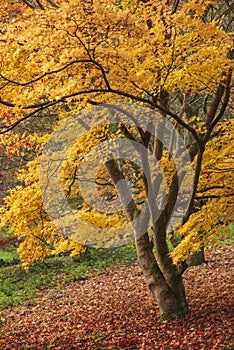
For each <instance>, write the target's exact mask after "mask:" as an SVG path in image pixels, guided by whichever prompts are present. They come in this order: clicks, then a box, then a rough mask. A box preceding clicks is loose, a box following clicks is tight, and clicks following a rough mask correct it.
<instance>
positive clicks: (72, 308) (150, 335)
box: [0, 247, 234, 350]
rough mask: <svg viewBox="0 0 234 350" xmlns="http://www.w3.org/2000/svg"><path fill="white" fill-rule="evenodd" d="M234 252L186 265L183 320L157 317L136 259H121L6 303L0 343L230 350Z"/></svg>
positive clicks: (233, 344) (233, 342) (67, 348)
mask: <svg viewBox="0 0 234 350" xmlns="http://www.w3.org/2000/svg"><path fill="white" fill-rule="evenodd" d="M233 253H234V249H233V248H230V247H229V248H228V249H226V250H215V251H207V252H206V259H207V264H203V265H201V266H198V267H192V268H190V269H189V270H188V271H186V273H185V276H184V280H185V286H186V292H187V296H188V303H189V306H190V315H189V316H187V317H186V318H185V319H181V320H177V321H170V322H158V321H157V320H158V318H159V310H158V307H157V304H156V302H155V301H154V299H153V297H152V296H151V294H150V292H149V291H148V289H147V287H146V285H145V281H144V278H143V276H142V273H141V271H140V268H139V267H138V264H137V263H136V262H134V263H132V265H131V266H127V265H124V264H118V265H115V266H108V267H106V268H104V269H102V271H101V273H100V271H99V273H98V274H96V275H95V273H93V274H92V276H91V277H90V278H88V279H84V280H81V281H73V282H69V283H67V284H65V285H64V284H62V281H61V285H59V283H58V284H57V286H56V288H53V287H45V289H44V290H41V291H40V293H39V294H38V295H37V296H35V297H34V299H33V301H32V302H31V303H28V304H26V305H25V304H23V305H22V304H19V305H18V306H12V307H8V308H5V309H3V310H2V311H1V313H0V349H2V350H6V349H12V350H13V349H14V350H16V349H35V350H45V349H57V350H59V349H61V350H73V349H74V350H75V349H77V350H83V349H85V350H86V349H87V350H96V349H97V350H98V349H99V350H107V349H113V350H115V349H116V350H117V349H126V350H135V349H136V350H137V349H142V350H143V349H144V350H146V349H147V350H176V349H184V350H202V349H203V350H213V349H217V350H220V349H234V339H233V338H234V337H233V335H234V334H233V329H234V319H233V315H234V308H233V302H234V296H233V290H234V288H233V287H234V285H233V281H234V269H233Z"/></svg>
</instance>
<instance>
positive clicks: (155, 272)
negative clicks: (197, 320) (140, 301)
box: [136, 234, 189, 320]
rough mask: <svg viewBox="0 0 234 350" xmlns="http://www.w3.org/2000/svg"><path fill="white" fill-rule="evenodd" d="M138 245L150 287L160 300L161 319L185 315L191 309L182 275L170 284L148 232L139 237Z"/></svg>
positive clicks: (139, 256)
mask: <svg viewBox="0 0 234 350" xmlns="http://www.w3.org/2000/svg"><path fill="white" fill-rule="evenodd" d="M136 246H137V254H138V260H139V264H140V267H141V269H142V271H143V274H144V277H145V279H146V283H147V285H148V287H149V289H150V290H151V292H152V294H153V295H154V297H155V299H156V300H157V302H158V305H159V309H160V316H161V319H163V320H171V319H178V318H182V317H185V316H186V315H187V314H188V313H189V309H188V304H187V301H186V296H185V290H184V285H183V281H182V277H181V276H177V282H176V283H174V284H173V286H171V287H170V286H169V284H168V283H167V281H166V279H165V277H164V275H163V273H162V272H161V270H160V268H159V266H158V264H157V261H156V259H155V256H154V254H153V251H152V244H151V242H150V241H149V237H148V234H145V235H144V236H142V237H140V238H139V239H137V240H136Z"/></svg>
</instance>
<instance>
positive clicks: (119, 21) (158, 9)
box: [0, 0, 233, 319]
mask: <svg viewBox="0 0 234 350" xmlns="http://www.w3.org/2000/svg"><path fill="white" fill-rule="evenodd" d="M207 6H210V1H208V2H206V1H203V2H197V1H190V2H188V3H187V2H185V3H184V2H182V3H180V2H173V9H171V4H170V2H168V1H158V2H157V3H155V1H148V2H147V3H145V2H136V1H130V2H125V1H122V2H118V3H116V4H113V3H112V2H108V1H101V2H95V1H92V2H85V3H84V2H82V1H79V0H70V1H67V2H65V3H63V4H61V7H60V8H59V9H55V8H52V9H48V10H46V11H45V12H41V11H40V13H39V12H33V10H32V9H28V10H27V11H25V12H24V20H23V21H22V20H21V18H16V19H15V20H14V21H13V22H12V24H11V25H10V26H9V28H7V32H6V33H5V34H4V37H3V39H4V44H1V45H2V51H3V52H4V60H3V62H2V67H1V74H0V79H1V80H0V82H1V90H2V92H3V93H4V95H3V96H4V98H1V99H0V103H1V104H2V116H1V131H0V133H1V135H3V136H2V142H4V143H5V144H6V146H7V147H8V148H9V147H10V148H11V150H12V151H17V152H19V144H21V148H20V152H23V151H22V149H24V148H27V145H26V144H24V145H23V146H22V140H21V138H20V136H19V135H18V136H17V135H16V134H15V130H16V129H15V128H16V127H17V126H20V127H22V128H23V126H24V124H23V123H25V122H27V121H30V120H32V119H33V118H40V119H41V120H43V118H44V117H45V115H46V114H47V111H48V110H49V109H51V110H52V111H53V113H56V114H58V119H59V120H58V123H59V125H61V124H62V123H63V122H64V121H66V120H68V123H69V122H70V120H72V119H69V118H70V117H71V115H73V114H74V113H77V111H82V110H83V109H84V108H87V106H88V105H91V106H96V110H97V111H100V110H101V109H102V108H104V109H103V110H105V109H108V108H111V111H112V113H113V114H114V115H115V114H117V119H115V123H112V124H110V125H109V126H108V127H106V124H105V126H103V125H102V126H100V127H97V129H95V128H94V129H92V130H91V131H89V130H87V133H86V134H85V136H82V137H81V138H79V139H78V142H77V143H76V144H75V145H73V147H72V148H71V151H70V154H69V156H68V160H67V161H66V162H65V165H64V177H63V181H64V188H65V191H67V195H68V196H69V198H70V202H71V203H72V201H73V198H74V197H75V198H77V199H76V201H77V202H76V203H75V204H76V205H77V203H78V204H79V203H80V204H81V207H82V208H80V209H79V210H77V212H76V213H77V215H81V216H86V220H87V221H88V222H89V223H92V222H93V221H92V220H93V218H94V219H95V222H94V223H93V224H97V225H101V227H103V225H104V226H107V227H108V226H111V225H112V226H113V227H114V228H115V230H117V228H118V226H121V224H122V223H123V224H124V223H125V222H126V220H128V222H130V223H132V224H133V229H134V234H135V243H136V249H137V254H138V259H139V263H140V266H141V268H142V271H143V273H144V276H145V279H146V282H147V285H148V287H149V288H150V290H151V292H152V293H153V295H154V296H155V298H156V299H157V301H158V304H159V307H160V312H161V317H162V318H164V319H171V318H178V317H183V316H185V315H186V314H187V313H188V305H187V301H186V296H185V291H184V286H183V280H182V275H183V273H184V271H185V270H186V268H187V264H186V258H187V257H188V256H189V255H191V254H193V253H194V252H196V251H199V250H200V248H201V246H202V245H203V244H204V242H206V241H208V240H209V236H210V237H211V238H212V240H213V239H214V236H215V235H216V233H217V231H218V230H219V228H218V227H220V224H222V226H226V225H227V224H228V223H229V222H230V221H231V219H232V217H233V209H231V208H233V207H232V198H233V187H232V186H231V185H230V184H229V182H228V181H226V178H225V177H226V176H227V174H230V170H231V167H233V165H232V164H233V158H231V157H230V155H229V152H230V151H231V149H230V147H229V142H232V141H233V133H232V132H229V130H226V127H225V125H229V127H230V128H231V130H233V123H232V120H231V121H230V120H229V121H226V122H225V121H224V117H226V118H227V119H228V118H229V117H230V116H229V113H228V112H226V110H227V107H228V103H229V101H230V91H231V86H232V65H233V57H232V51H231V48H232V40H231V37H230V35H229V34H228V33H227V32H226V31H225V30H224V29H223V28H221V26H220V25H219V23H216V22H215V21H214V20H213V18H212V21H209V16H208V13H209V11H207ZM32 16H33V23H34V24H33V27H32V20H31V19H32ZM29 25H30V28H32V30H31V31H30V32H29V30H28V28H29ZM119 102H121V103H123V102H125V103H128V108H127V109H126V108H124V106H126V105H122V107H121V108H120V107H119V104H117V103H119ZM113 103H114V104H113ZM129 103H130V105H129ZM113 106H114V107H113ZM141 108H142V109H143V110H144V113H143V112H141V111H142V109H141ZM9 111H10V112H9ZM154 111H157V113H159V114H157V116H158V117H156V118H153V119H154V120H153V122H152V118H151V120H150V122H152V123H151V124H149V125H150V127H149V126H148V121H147V119H146V116H147V113H148V112H149V113H150V114H151V113H154ZM136 112H137V115H136ZM138 112H139V113H138ZM98 113H100V118H102V112H98ZM118 113H120V114H121V115H123V116H124V117H123V118H122V119H121V120H119V119H118V118H119V115H120V114H118ZM9 115H10V118H9ZM144 116H145V117H144ZM161 120H162V123H161V125H160V121H161ZM169 120H170V123H169ZM139 123H142V124H139ZM225 123H229V124H225ZM80 124H81V126H82V127H85V126H84V125H82V121H81V122H80ZM68 125H69V124H68ZM167 125H172V126H173V128H171V129H170V127H169V129H170V130H171V131H170V134H168V133H167V132H166V126H167ZM155 126H156V127H157V130H159V131H160V132H156V133H155V132H153V131H152V130H153V129H154V128H155ZM70 127H72V124H71V125H70ZM229 127H228V128H229ZM148 128H150V129H148ZM162 129H164V131H162ZM177 131H178V132H179V133H180V134H181V137H182V138H183V139H184V140H185V143H186V147H187V150H188V152H189V155H190V157H191V159H192V162H193V167H194V175H193V178H192V189H191V191H190V193H189V195H190V197H188V198H189V199H190V201H189V206H188V207H187V209H186V212H185V213H184V214H183V220H182V224H181V226H180V227H176V229H177V231H176V236H175V234H174V233H173V230H174V227H170V231H172V234H171V235H169V236H168V230H169V224H170V222H171V216H172V215H173V213H174V212H175V211H176V208H175V205H176V202H177V198H178V193H180V191H181V188H182V187H183V186H182V183H183V184H184V183H185V184H186V181H187V185H188V182H189V180H188V179H187V178H186V177H185V173H186V166H187V160H188V159H187V158H185V157H184V154H186V149H184V150H183V152H182V153H179V156H178V155H177V153H176V152H174V150H175V149H176V151H177V150H178V149H180V144H179V141H178V140H179V138H178V137H177ZM164 133H165V138H162V136H161V135H162V134H164ZM169 136H170V140H169ZM29 137H31V138H32V135H30V136H29ZM50 137H51V135H50V134H48V133H45V134H44V135H39V136H38V135H34V143H35V144H36V145H37V154H38V156H37V157H36V158H35V159H34V160H33V161H31V162H30V163H29V164H28V170H27V171H24V172H22V173H21V174H20V178H21V180H22V181H23V182H24V184H25V185H24V186H23V187H19V188H15V189H13V190H12V191H11V192H10V195H9V196H8V197H7V198H6V201H5V204H6V208H3V209H2V212H3V220H2V223H1V226H0V227H2V226H4V225H5V226H6V225H11V230H12V231H14V232H15V233H16V234H18V235H23V236H25V240H24V242H23V243H22V244H21V247H20V254H21V258H22V260H23V263H24V265H25V266H26V267H27V266H28V264H29V263H31V262H32V261H33V260H35V259H37V258H41V259H43V258H44V257H46V256H48V255H49V254H50V253H51V249H53V247H54V246H55V247H56V252H59V251H61V250H64V249H73V251H74V254H75V253H77V252H78V251H80V250H81V249H83V244H80V241H79V238H81V237H82V232H78V238H77V237H76V241H74V240H73V241H69V240H68V241H67V240H66V232H61V231H59V230H58V229H57V228H56V226H55V225H54V222H53V220H52V221H51V220H50V217H49V215H48V212H47V211H45V208H44V207H43V205H44V206H46V205H47V203H46V200H45V197H44V201H42V197H43V195H42V193H41V192H40V187H39V170H38V168H39V166H40V163H41V154H42V148H43V145H45V144H46V142H47V141H48V139H49V138H50ZM123 137H125V138H126V139H127V140H129V141H130V143H131V144H132V145H133V146H134V145H136V144H137V145H138V146H139V145H140V148H139V147H138V146H136V147H135V148H136V151H137V152H138V158H139V161H140V162H141V166H142V167H143V169H142V170H143V171H142V170H140V169H139V167H137V166H135V165H134V164H132V163H131V162H127V161H125V160H121V161H120V160H119V159H118V155H117V154H116V156H114V157H113V158H112V159H106V163H105V168H102V169H101V170H100V172H99V174H98V180H100V179H101V180H102V181H105V185H106V186H105V187H102V188H101V189H99V191H100V192H101V193H102V195H103V196H107V198H108V200H109V201H110V202H111V200H112V199H113V198H114V197H116V196H117V195H118V196H119V198H120V201H121V203H122V204H123V208H124V213H123V212H118V213H117V214H116V213H114V214H113V215H104V220H103V217H102V219H101V218H100V217H98V216H100V213H97V211H96V212H95V213H94V212H93V211H92V210H91V209H90V208H89V206H87V205H86V203H82V201H81V202H79V201H80V191H79V188H78V187H77V183H76V181H77V169H78V168H79V166H80V164H81V162H82V160H83V158H84V155H85V154H86V153H87V152H89V151H90V150H91V149H92V148H94V147H95V146H96V145H97V144H98V142H100V141H103V140H106V141H108V142H109V141H110V140H112V139H114V138H116V139H117V140H118V139H120V138H123ZM12 140H14V141H12ZM165 140H166V141H165ZM58 141H59V140H58V139H57V140H55V143H56V142H58ZM65 141H67V142H68V141H69V138H68V139H67V140H66V139H65ZM117 142H118V141H117ZM165 144H166V145H168V146H166V147H165ZM178 147H179V148H178ZM112 148H115V147H114V144H112ZM55 149H56V148H55ZM146 150H147V151H146ZM209 150H212V152H214V155H215V160H218V163H219V162H220V164H222V165H220V166H222V167H223V165H224V164H225V174H223V175H224V176H220V177H219V179H218V180H219V183H218V184H216V179H215V170H214V164H213V163H212V162H210V161H209V159H207V155H209V153H206V152H210V151H209ZM173 152H174V153H173ZM48 154H49V153H47V155H48ZM96 155H98V154H96ZM151 155H153V156H154V157H156V158H157V161H158V162H159V164H160V166H161V168H162V169H163V170H164V173H165V176H166V180H164V181H163V179H162V178H161V177H160V176H159V173H158V168H157V167H156V166H155V167H153V168H150V166H148V163H149V162H148V161H149V158H150V156H151ZM89 157H91V158H92V157H93V158H95V154H94V155H93V154H89ZM181 159H182V160H183V162H182V160H181ZM185 159H186V160H185ZM50 161H51V162H52V161H53V159H52V158H51V159H50ZM181 162H182V163H183V167H181V169H180V170H178V167H179V166H178V164H181ZM211 163H212V164H211ZM218 163H217V164H218ZM210 165H212V167H213V169H212V170H209V169H210ZM89 175H90V178H91V175H92V172H91V170H90V172H89ZM125 178H127V179H132V180H133V183H134V184H133V195H132V194H131V193H130V192H129V189H128V187H126V186H125V185H123V186H119V187H118V183H119V182H120V183H121V184H124V179H125ZM223 178H225V180H224V179H223ZM134 179H135V180H134ZM220 182H221V184H220ZM125 184H126V183H125ZM113 185H115V189H114V186H113ZM97 186H101V184H100V181H99V182H98V183H97ZM108 186H109V187H108ZM189 186H191V183H190V184H189ZM185 188H186V186H185ZM159 189H160V190H163V191H164V193H165V197H164V199H163V201H162V202H161V203H163V204H164V205H163V208H162V210H161V211H160V215H159V216H158V217H157V215H156V216H155V212H156V211H157V210H156V209H157V206H158V203H159V202H158V201H159V195H158V192H157V191H158V190H159ZM213 191H214V192H213ZM103 192H105V193H104V194H103ZM184 195H186V194H184ZM126 197H127V198H130V197H131V200H130V201H127V202H126ZM224 197H225V198H228V200H227V201H225V200H224ZM142 198H143V199H142ZM52 199H53V198H52ZM47 200H48V202H49V199H48V198H47ZM143 200H144V208H145V209H143V207H142V201H143ZM52 202H53V201H52ZM187 202H188V200H187ZM50 203H51V201H50ZM124 203H125V204H124ZM220 208H222V209H223V211H224V213H223V214H222V215H220V212H219V209H220ZM47 209H48V206H47ZM177 209H178V208H177ZM213 209H214V210H213ZM211 212H212V215H211V214H210V213H211ZM141 213H142V214H141ZM226 213H228V215H225V214H226ZM204 217H205V218H206V220H207V226H206V227H205V229H208V227H210V226H209V225H211V226H212V235H209V232H204V229H203V226H202V225H201V222H202V220H204ZM13 218H14V219H16V218H17V219H16V220H14V222H12V221H13V220H12V219H13ZM58 218H59V217H58ZM62 218H63V220H64V221H66V220H67V219H66V216H64V217H62ZM198 218H199V220H197V219H198ZM214 218H215V221H213V220H214ZM135 219H136V220H135ZM96 220H97V221H99V223H96ZM100 220H101V224H100ZM103 221H104V222H105V223H104V224H103ZM212 221H213V224H212ZM118 222H119V225H118V224H117V223H118ZM214 223H215V224H214ZM66 225H67V226H69V225H70V226H72V223H68V224H67V223H66ZM66 225H65V224H64V226H66ZM148 226H151V228H150V227H148ZM80 231H82V230H80ZM207 233H208V235H207ZM168 237H171V241H169V238H168ZM175 238H176V239H177V241H176V242H175ZM103 240H104V241H105V239H104V238H103ZM61 242H62V243H61ZM173 245H174V246H176V247H175V249H174V250H173V251H172V252H170V249H173V248H174V247H173ZM172 257H174V261H173V258H172Z"/></svg>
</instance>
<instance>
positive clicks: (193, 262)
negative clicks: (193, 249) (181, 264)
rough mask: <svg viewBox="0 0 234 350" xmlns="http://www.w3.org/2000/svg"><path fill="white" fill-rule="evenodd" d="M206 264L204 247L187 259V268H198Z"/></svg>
mask: <svg viewBox="0 0 234 350" xmlns="http://www.w3.org/2000/svg"><path fill="white" fill-rule="evenodd" d="M205 262H206V260H205V252H204V247H203V248H202V249H201V250H200V251H199V252H197V253H194V254H193V255H191V256H190V257H189V258H188V259H187V264H188V265H189V266H198V265H201V264H204V263H205Z"/></svg>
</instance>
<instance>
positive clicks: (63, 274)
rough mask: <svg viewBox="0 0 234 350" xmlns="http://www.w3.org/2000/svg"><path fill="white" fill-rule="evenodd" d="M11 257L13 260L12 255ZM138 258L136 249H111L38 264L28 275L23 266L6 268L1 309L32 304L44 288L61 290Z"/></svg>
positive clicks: (1, 272) (0, 277) (0, 272)
mask: <svg viewBox="0 0 234 350" xmlns="http://www.w3.org/2000/svg"><path fill="white" fill-rule="evenodd" d="M5 253H7V251H6V252H5ZM9 254H10V252H9ZM8 257H9V258H10V255H9V256H8ZM135 259H136V251H135V247H134V246H133V245H129V246H126V247H120V248H116V249H110V250H95V249H90V250H89V251H88V252H87V253H86V254H84V255H83V256H79V257H75V258H71V257H70V256H55V257H51V258H49V259H47V260H46V261H45V262H44V263H42V262H36V263H34V264H33V265H32V266H31V267H30V270H29V272H28V273H26V272H25V271H24V269H23V268H22V266H21V265H14V266H7V267H2V268H1V269H0V308H5V307H9V306H13V305H17V304H19V303H23V302H24V303H28V304H31V303H33V298H34V297H35V296H36V295H37V294H38V292H40V291H41V290H43V288H46V287H54V288H56V287H59V288H61V287H63V286H64V285H65V284H66V283H68V282H70V281H75V280H82V279H86V278H88V277H89V276H90V275H91V274H92V273H100V272H101V268H103V267H107V266H109V265H115V264H118V263H123V264H130V263H132V261H133V260H135Z"/></svg>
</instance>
